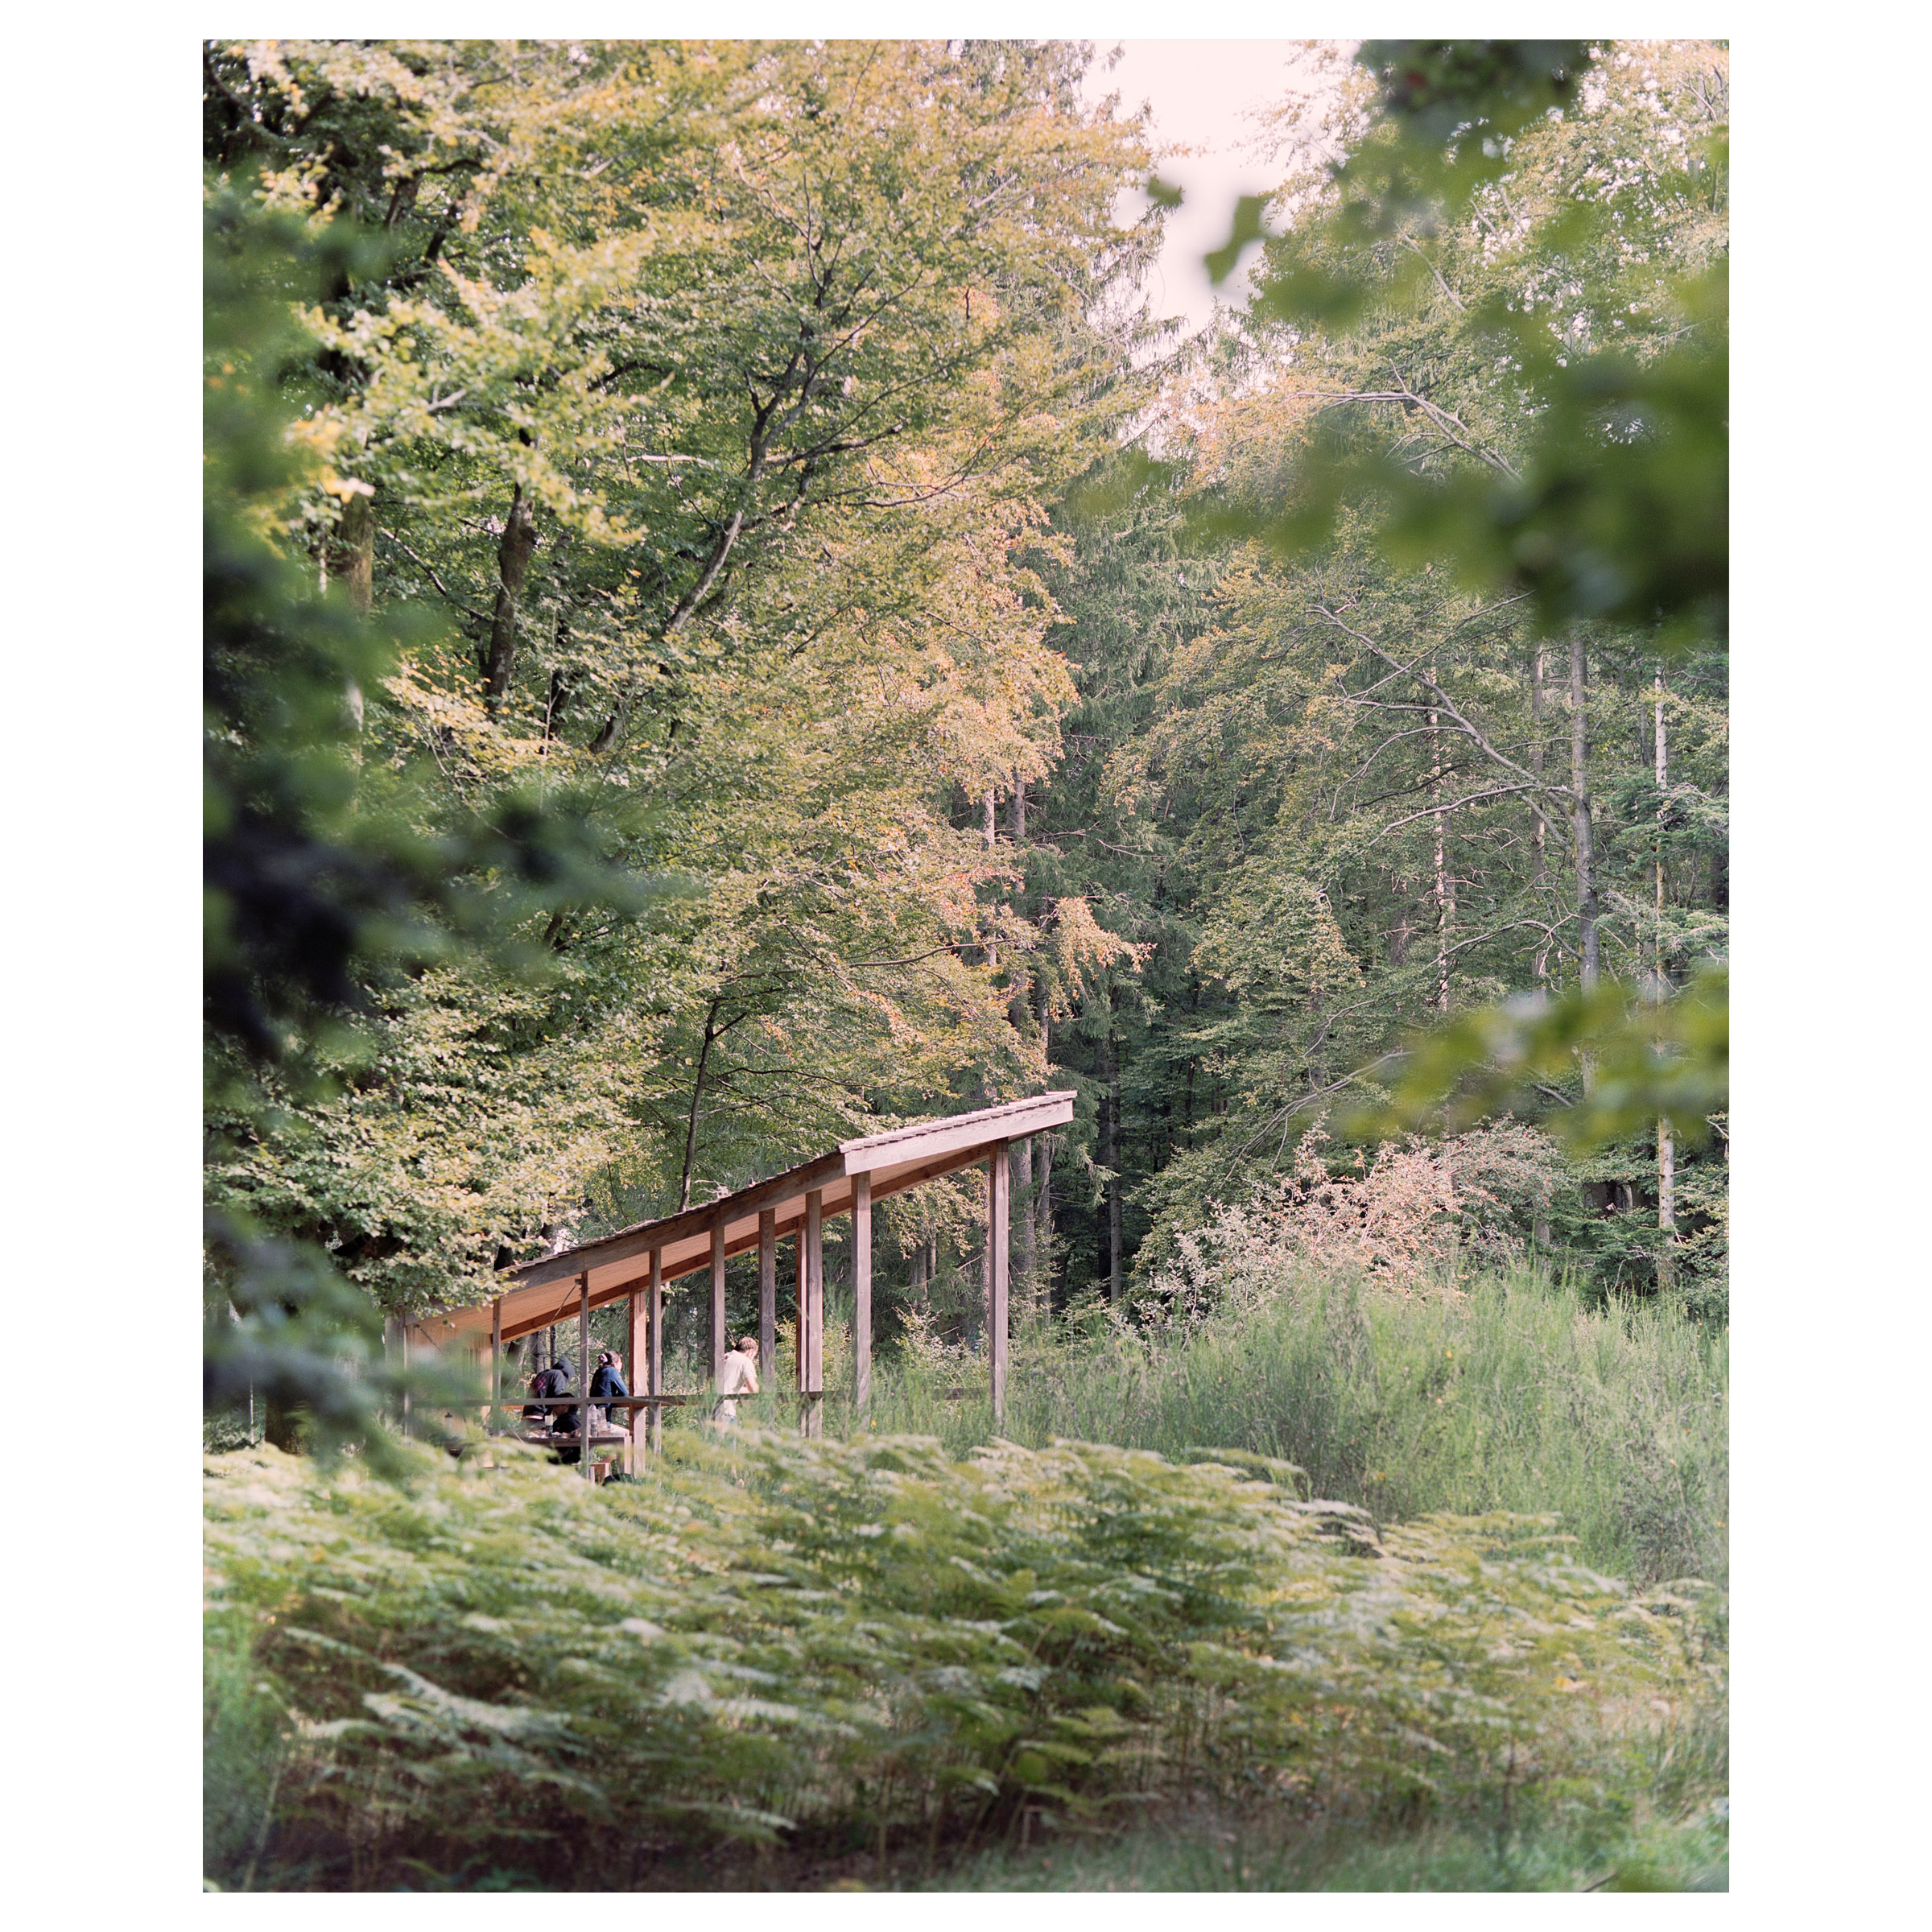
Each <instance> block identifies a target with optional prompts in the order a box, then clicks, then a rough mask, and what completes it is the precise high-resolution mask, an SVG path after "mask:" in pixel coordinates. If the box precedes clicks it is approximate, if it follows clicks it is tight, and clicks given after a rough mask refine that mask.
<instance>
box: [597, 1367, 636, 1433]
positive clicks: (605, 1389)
mask: <svg viewBox="0 0 1932 1932" xmlns="http://www.w3.org/2000/svg"><path fill="white" fill-rule="evenodd" d="M590 1393H592V1395H593V1396H599V1395H629V1394H630V1385H629V1384H628V1383H627V1382H626V1381H625V1380H624V1358H623V1356H621V1355H619V1354H618V1353H617V1350H616V1349H614V1348H606V1349H605V1350H604V1351H603V1352H601V1354H600V1355H599V1356H598V1357H597V1373H596V1374H595V1375H593V1376H592V1377H591V1378H590ZM591 1413H592V1416H593V1417H594V1418H595V1419H596V1420H597V1421H598V1422H603V1423H605V1424H607V1425H614V1426H616V1427H617V1428H620V1429H621V1428H622V1427H624V1426H625V1423H626V1422H628V1421H629V1419H630V1417H629V1412H628V1411H626V1412H625V1414H623V1415H621V1416H613V1414H611V1412H610V1411H609V1410H608V1409H597V1410H592V1412H591Z"/></svg>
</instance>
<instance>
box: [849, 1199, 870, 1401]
mask: <svg viewBox="0 0 1932 1932" xmlns="http://www.w3.org/2000/svg"><path fill="white" fill-rule="evenodd" d="M871 1401H872V1176H871V1175H870V1174H858V1175H857V1176H855V1177H854V1179H853V1181H852V1412H853V1414H855V1415H863V1414H865V1410H866V1407H867V1405H868V1404H869V1403H870V1402H871Z"/></svg>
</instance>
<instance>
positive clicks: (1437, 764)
mask: <svg viewBox="0 0 1932 1932" xmlns="http://www.w3.org/2000/svg"><path fill="white" fill-rule="evenodd" d="M1429 681H1430V683H1432V684H1439V683H1441V682H1442V677H1441V674H1440V673H1439V671H1437V669H1436V667H1435V666H1434V665H1433V664H1431V665H1430V667H1429ZM1441 722H1442V720H1441V715H1440V713H1439V712H1438V711H1437V709H1436V708H1435V706H1434V705H1433V704H1431V705H1430V707H1429V807H1430V812H1431V813H1432V814H1433V815H1434V821H1435V1009H1436V1011H1437V1012H1438V1013H1447V1011H1448V1010H1449V926H1450V922H1451V919H1453V918H1454V917H1455V888H1454V886H1452V885H1451V882H1450V877H1449V865H1448V838H1449V833H1448V823H1449V815H1448V814H1447V812H1445V811H1443V799H1442V792H1443V740H1442V733H1441V730H1440V729H1439V727H1440V725H1441Z"/></svg>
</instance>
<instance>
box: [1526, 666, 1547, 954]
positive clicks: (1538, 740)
mask: <svg viewBox="0 0 1932 1932" xmlns="http://www.w3.org/2000/svg"><path fill="white" fill-rule="evenodd" d="M1543 677H1544V663H1543V640H1542V638H1538V639H1537V640H1536V643H1535V646H1534V648H1533V649H1532V650H1531V651H1530V770H1531V771H1533V772H1534V774H1536V782H1537V783H1538V785H1541V784H1542V782H1543ZM1530 811H1531V812H1532V813H1533V814H1534V816H1533V818H1532V820H1531V823H1530V879H1531V881H1532V882H1533V883H1534V885H1535V886H1536V888H1537V896H1538V902H1539V903H1540V902H1541V900H1542V888H1543V887H1544V886H1546V885H1547V884H1548V883H1549V881H1550V821H1549V819H1548V818H1547V816H1546V815H1545V813H1544V811H1543V795H1542V793H1541V792H1540V791H1533V792H1531V793H1530ZM1530 972H1531V975H1532V976H1534V979H1535V980H1536V981H1537V983H1538V985H1541V984H1542V982H1543V981H1544V980H1546V979H1548V978H1549V976H1550V942H1549V940H1548V939H1543V940H1542V941H1541V942H1540V943H1538V947H1537V949H1536V958H1535V960H1534V961H1533V962H1532V964H1531V966H1530Z"/></svg>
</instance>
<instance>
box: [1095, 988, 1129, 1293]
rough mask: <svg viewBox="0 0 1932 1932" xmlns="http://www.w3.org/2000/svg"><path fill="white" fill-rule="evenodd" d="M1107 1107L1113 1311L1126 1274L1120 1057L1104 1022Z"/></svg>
mask: <svg viewBox="0 0 1932 1932" xmlns="http://www.w3.org/2000/svg"><path fill="white" fill-rule="evenodd" d="M1106 1072H1107V1104H1106V1108H1105V1111H1104V1114H1103V1115H1102V1121H1103V1130H1104V1133H1105V1136H1106V1137H1105V1139H1104V1141H1102V1143H1101V1146H1100V1164H1101V1166H1104V1168H1106V1170H1107V1172H1108V1181H1107V1298H1108V1300H1109V1301H1110V1302H1113V1305H1114V1306H1115V1307H1119V1306H1120V1305H1121V1294H1122V1290H1123V1286H1124V1283H1125V1276H1126V1270H1125V1266H1124V1265H1123V1261H1122V1257H1121V1054H1120V1045H1119V1042H1117V1040H1116V1039H1115V1038H1114V1037H1113V1017H1112V1015H1111V1014H1109V1016H1108V1022H1107V1063H1106Z"/></svg>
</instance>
